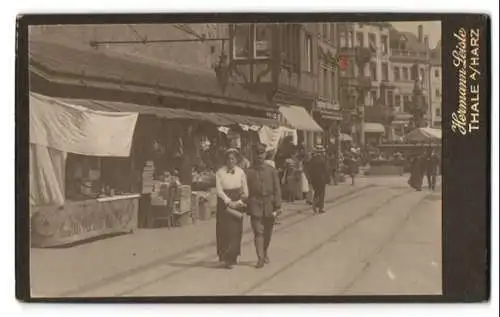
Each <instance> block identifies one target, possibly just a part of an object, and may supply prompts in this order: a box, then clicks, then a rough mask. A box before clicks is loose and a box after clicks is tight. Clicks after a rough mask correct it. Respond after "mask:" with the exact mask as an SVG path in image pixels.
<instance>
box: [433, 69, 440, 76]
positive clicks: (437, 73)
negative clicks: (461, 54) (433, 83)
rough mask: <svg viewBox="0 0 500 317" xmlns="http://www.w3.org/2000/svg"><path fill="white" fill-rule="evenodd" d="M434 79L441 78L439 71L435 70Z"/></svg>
mask: <svg viewBox="0 0 500 317" xmlns="http://www.w3.org/2000/svg"><path fill="white" fill-rule="evenodd" d="M434 77H436V78H439V69H435V70H434Z"/></svg>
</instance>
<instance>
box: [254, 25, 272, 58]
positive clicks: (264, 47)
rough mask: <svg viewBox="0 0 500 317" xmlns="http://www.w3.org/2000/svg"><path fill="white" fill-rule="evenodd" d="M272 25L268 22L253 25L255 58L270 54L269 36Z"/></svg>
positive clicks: (270, 35)
mask: <svg viewBox="0 0 500 317" xmlns="http://www.w3.org/2000/svg"><path fill="white" fill-rule="evenodd" d="M272 32H273V30H272V27H271V25H268V24H256V25H255V41H254V43H255V47H254V52H255V53H254V56H255V57H257V58H265V57H270V56H271V37H272Z"/></svg>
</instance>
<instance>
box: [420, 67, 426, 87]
mask: <svg viewBox="0 0 500 317" xmlns="http://www.w3.org/2000/svg"><path fill="white" fill-rule="evenodd" d="M419 80H420V81H421V82H423V83H425V69H423V68H421V69H420V78H419Z"/></svg>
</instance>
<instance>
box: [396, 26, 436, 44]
mask: <svg viewBox="0 0 500 317" xmlns="http://www.w3.org/2000/svg"><path fill="white" fill-rule="evenodd" d="M391 23H392V25H393V26H394V27H395V28H396V29H397V30H399V31H404V32H413V33H415V34H417V29H418V25H419V24H422V25H423V27H424V35H428V36H429V46H430V47H431V48H434V47H436V44H437V43H438V41H439V40H440V39H441V21H416V22H391Z"/></svg>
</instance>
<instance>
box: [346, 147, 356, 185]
mask: <svg viewBox="0 0 500 317" xmlns="http://www.w3.org/2000/svg"><path fill="white" fill-rule="evenodd" d="M344 166H345V174H346V175H349V177H350V178H351V185H353V186H354V179H355V177H356V174H357V160H356V157H355V156H354V154H353V153H350V152H347V153H346V155H345V156H344Z"/></svg>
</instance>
